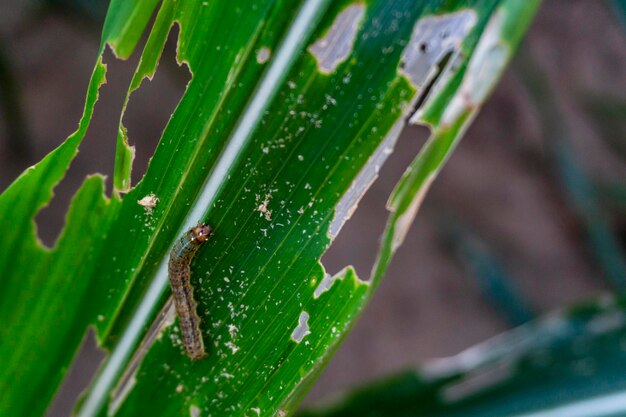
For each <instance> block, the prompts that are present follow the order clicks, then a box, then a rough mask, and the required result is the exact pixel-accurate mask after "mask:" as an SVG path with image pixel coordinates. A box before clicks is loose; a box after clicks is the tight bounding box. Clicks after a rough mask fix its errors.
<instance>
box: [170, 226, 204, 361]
mask: <svg viewBox="0 0 626 417" xmlns="http://www.w3.org/2000/svg"><path fill="white" fill-rule="evenodd" d="M211 234H212V230H211V227H210V226H208V225H206V224H198V225H197V226H195V227H192V228H191V229H190V230H188V231H187V232H186V233H185V234H184V235H183V236H182V237H181V238H180V239H179V240H178V242H176V244H175V245H174V247H173V248H172V251H171V252H170V261H169V264H168V272H169V277H170V285H171V287H172V295H173V297H174V304H175V306H176V314H177V315H178V323H179V325H180V331H181V333H182V335H183V344H184V345H185V350H186V351H187V356H189V357H190V358H191V359H192V360H194V361H197V360H200V359H202V358H204V357H205V356H207V353H206V352H205V350H204V341H203V340H202V333H200V316H198V313H197V312H196V307H197V303H196V300H194V298H193V287H192V286H191V282H190V276H191V269H190V267H189V266H190V264H191V261H192V259H193V257H194V255H195V254H196V252H197V251H198V248H200V246H201V245H202V244H203V243H204V242H206V241H207V240H208V239H209V237H211Z"/></svg>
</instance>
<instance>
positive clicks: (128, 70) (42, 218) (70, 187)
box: [35, 41, 138, 247]
mask: <svg viewBox="0 0 626 417" xmlns="http://www.w3.org/2000/svg"><path fill="white" fill-rule="evenodd" d="M94 45H95V41H94ZM85 59H89V60H91V61H93V55H92V56H90V57H85ZM103 61H104V62H105V64H106V65H107V74H106V79H107V82H106V84H105V85H103V86H102V87H100V93H99V98H98V101H97V102H96V105H95V108H94V113H93V117H92V119H91V124H90V126H89V129H88V130H87V134H86V136H85V138H84V139H83V142H82V143H81V145H80V147H79V153H78V155H77V156H76V158H75V159H74V161H72V163H71V165H70V168H69V170H68V171H67V173H66V175H65V178H63V180H62V181H61V182H60V184H59V185H58V186H57V187H56V188H55V189H54V194H55V195H54V197H53V198H52V200H51V201H50V204H49V205H48V206H47V207H45V208H44V209H42V210H41V211H40V212H39V213H38V214H37V216H36V217H35V223H36V224H37V229H38V234H39V238H40V239H41V240H42V242H43V243H44V244H45V245H46V246H48V247H52V246H53V245H54V242H55V241H56V239H57V237H58V236H59V234H60V232H61V230H62V229H63V227H64V225H65V214H66V212H67V209H68V207H69V204H70V201H71V200H72V198H73V196H74V194H75V193H76V191H77V190H78V189H79V188H80V186H81V185H82V183H83V181H84V179H85V177H86V176H87V175H89V174H93V173H96V172H99V173H103V174H105V175H107V181H106V182H107V188H110V184H111V176H112V172H113V163H114V160H115V142H116V138H117V130H118V124H119V115H120V110H121V107H122V103H123V102H124V97H125V94H126V89H127V87H128V85H129V83H130V80H131V79H132V75H133V72H134V69H135V67H136V65H137V62H138V58H137V57H136V56H133V57H131V59H129V60H128V61H121V60H118V59H116V58H115V57H114V56H113V54H112V53H111V52H110V51H109V49H108V48H107V49H106V50H105V53H104V56H103ZM82 70H83V71H84V72H85V74H87V77H88V76H89V73H90V71H88V70H86V69H82ZM87 84H88V81H87V82H84V83H78V82H76V81H70V80H65V86H66V88H71V89H76V90H78V91H79V94H80V96H82V100H83V105H84V95H85V91H86V87H87ZM72 94H73V92H72ZM63 100H65V98H64V95H63V94H59V96H58V97H57V98H56V99H55V101H63ZM52 102H53V101H50V102H48V105H49V107H50V109H48V111H51V112H54V113H55V114H56V117H58V118H60V119H61V120H63V123H64V125H65V126H67V129H68V130H69V132H68V133H67V134H65V136H62V137H67V136H69V135H70V134H71V133H72V131H74V130H75V126H76V124H77V123H78V121H79V119H80V116H81V114H82V107H81V113H79V114H78V115H72V116H66V114H67V113H64V112H63V110H62V109H60V108H59V107H56V106H54V105H52V106H50V103H52ZM53 140H54V139H51V141H53ZM56 140H57V142H56V146H58V145H59V144H60V141H59V138H56ZM56 146H55V147H56ZM43 156H44V155H42V156H41V157H43Z"/></svg>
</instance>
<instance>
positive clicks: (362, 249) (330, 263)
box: [322, 126, 429, 280]
mask: <svg viewBox="0 0 626 417" xmlns="http://www.w3.org/2000/svg"><path fill="white" fill-rule="evenodd" d="M428 134H429V130H428V129H427V128H425V127H423V126H407V127H405V128H404V130H403V131H402V134H401V135H400V137H399V138H398V142H397V144H396V148H395V150H394V152H393V154H391V155H390V156H389V158H388V159H387V161H386V162H385V164H384V165H383V167H382V169H381V170H380V173H379V176H378V179H377V180H376V181H375V182H374V183H373V184H372V186H371V187H370V189H369V190H368V191H367V192H366V193H365V195H364V196H363V198H362V199H361V201H360V203H359V207H358V208H357V210H356V212H355V213H354V215H353V216H352V217H351V218H350V219H349V220H348V221H347V222H346V224H345V225H344V226H343V228H342V229H341V232H340V233H339V235H338V236H337V238H336V239H335V240H334V241H333V244H332V245H331V247H330V248H329V249H328V251H326V253H325V254H324V256H323V257H322V264H323V265H324V266H325V267H326V270H327V271H328V272H329V273H330V274H331V275H333V274H334V273H335V272H337V271H340V270H341V269H342V268H344V267H345V266H346V265H353V266H354V268H355V270H356V271H357V275H358V276H359V277H360V278H361V279H364V280H365V279H368V277H369V273H370V271H371V269H372V266H373V265H374V261H375V260H376V255H377V253H378V249H379V243H380V236H381V235H382V232H383V230H384V228H385V224H386V222H387V217H388V215H389V212H388V211H387V209H386V208H385V204H386V202H387V199H388V198H389V195H390V194H391V191H392V190H393V188H394V186H395V185H396V183H397V182H398V180H399V179H400V178H401V177H402V174H403V173H404V170H405V169H406V167H407V166H408V165H409V164H410V163H411V161H412V160H413V158H414V157H415V155H417V153H418V152H419V150H420V149H421V147H422V145H423V144H424V141H425V139H426V138H427V137H428Z"/></svg>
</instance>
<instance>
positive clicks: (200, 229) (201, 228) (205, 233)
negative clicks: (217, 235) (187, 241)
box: [191, 223, 213, 243]
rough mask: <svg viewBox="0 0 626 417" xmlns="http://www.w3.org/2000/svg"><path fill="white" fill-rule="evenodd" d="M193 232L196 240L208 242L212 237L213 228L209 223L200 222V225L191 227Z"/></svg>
mask: <svg viewBox="0 0 626 417" xmlns="http://www.w3.org/2000/svg"><path fill="white" fill-rule="evenodd" d="M191 233H192V234H193V238H194V240H196V241H198V242H200V243H202V242H206V241H207V240H208V239H209V237H211V234H212V233H213V230H211V226H209V225H208V224H202V223H200V224H199V225H197V226H196V227H194V228H193V229H191Z"/></svg>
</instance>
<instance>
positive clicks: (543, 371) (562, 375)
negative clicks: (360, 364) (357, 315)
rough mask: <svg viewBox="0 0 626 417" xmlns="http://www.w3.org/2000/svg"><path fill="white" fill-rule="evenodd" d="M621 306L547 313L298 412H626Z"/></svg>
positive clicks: (326, 415) (540, 415)
mask: <svg viewBox="0 0 626 417" xmlns="http://www.w3.org/2000/svg"><path fill="white" fill-rule="evenodd" d="M625 314H626V304H624V300H623V299H621V300H613V299H608V298H605V299H602V300H599V301H597V302H592V303H588V304H586V305H580V306H577V307H574V308H570V309H567V310H564V311H561V312H556V313H554V314H551V315H548V316H547V317H544V318H542V319H540V320H537V321H535V322H531V323H529V324H526V325H523V326H521V327H519V328H517V329H514V330H512V331H510V332H508V333H504V334H502V335H500V336H497V337H496V338H494V339H491V340H489V341H487V342H484V343H482V344H479V345H477V346H474V347H472V348H470V349H468V350H466V351H464V352H461V353H460V354H458V355H456V356H453V357H450V358H444V359H440V360H436V361H433V362H430V363H427V364H426V365H424V366H423V367H422V368H421V369H419V370H416V371H406V372H404V373H402V374H398V375H395V376H392V377H389V378H388V379H386V380H382V381H379V382H377V383H375V384H371V385H370V386H367V387H363V388H360V389H358V390H356V391H354V392H353V393H350V394H346V395H345V396H344V398H343V399H342V400H340V401H338V402H337V403H336V404H335V405H333V406H328V407H326V408H325V409H319V410H309V411H303V412H301V413H299V414H298V416H299V417H352V416H355V417H356V416H359V417H374V416H388V415H393V416H396V417H405V416H406V417H408V416H423V417H435V416H436V417H457V416H468V417H473V416H481V417H492V416H493V417H496V416H515V417H521V416H524V417H558V416H568V417H579V416H580V417H582V416H585V417H590V416H618V415H623V414H624V413H626V401H625V399H626V382H625V381H624V378H623V374H624V372H625V371H626V365H625V364H626V361H625V359H626V352H625V351H624V348H623V341H624V338H625V337H626V315H625Z"/></svg>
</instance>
